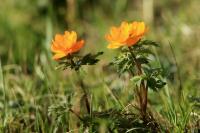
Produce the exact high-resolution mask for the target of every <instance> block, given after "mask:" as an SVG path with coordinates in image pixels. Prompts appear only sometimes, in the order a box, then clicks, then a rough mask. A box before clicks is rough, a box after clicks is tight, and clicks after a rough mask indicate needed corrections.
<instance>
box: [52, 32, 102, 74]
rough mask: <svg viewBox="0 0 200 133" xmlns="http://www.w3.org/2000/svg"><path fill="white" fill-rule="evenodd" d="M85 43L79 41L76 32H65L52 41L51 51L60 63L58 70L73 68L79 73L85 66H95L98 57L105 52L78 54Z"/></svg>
mask: <svg viewBox="0 0 200 133" xmlns="http://www.w3.org/2000/svg"><path fill="white" fill-rule="evenodd" d="M84 43H85V41H84V40H80V41H77V33H76V32H75V31H71V32H69V31H65V33H64V35H61V34H57V35H56V36H55V39H54V40H53V41H52V45H51V51H52V52H53V53H55V54H54V56H53V59H54V60H56V61H58V63H59V65H58V67H57V68H62V69H67V68H71V69H74V70H76V71H78V70H79V69H80V68H81V66H83V65H94V64H96V63H97V62H98V61H99V59H97V57H98V56H99V55H101V54H103V52H98V53H97V54H91V53H89V54H86V55H84V56H81V55H78V54H76V53H77V52H78V51H79V50H80V49H81V48H82V47H83V46H84Z"/></svg>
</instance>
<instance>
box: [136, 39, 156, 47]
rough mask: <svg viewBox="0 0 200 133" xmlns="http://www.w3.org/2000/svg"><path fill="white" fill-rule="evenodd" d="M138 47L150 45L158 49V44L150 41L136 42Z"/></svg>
mask: <svg viewBox="0 0 200 133" xmlns="http://www.w3.org/2000/svg"><path fill="white" fill-rule="evenodd" d="M138 45H151V46H155V47H159V44H158V43H157V42H154V41H151V40H141V41H139V42H138Z"/></svg>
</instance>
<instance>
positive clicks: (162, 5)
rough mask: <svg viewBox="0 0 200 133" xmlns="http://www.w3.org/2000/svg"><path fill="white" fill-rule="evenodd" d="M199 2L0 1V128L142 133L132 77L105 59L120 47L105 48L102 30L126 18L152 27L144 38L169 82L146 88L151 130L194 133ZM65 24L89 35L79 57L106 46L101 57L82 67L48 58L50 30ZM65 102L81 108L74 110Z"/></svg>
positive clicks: (199, 85) (197, 127)
mask: <svg viewBox="0 0 200 133" xmlns="http://www.w3.org/2000/svg"><path fill="white" fill-rule="evenodd" d="M199 8H200V1H199V0H188V1H182V0H159V1H157V0H115V1H114V0H110V1H109V0H60V1H58V0H34V1H33V0H20V2H19V1H17V0H5V1H3V2H1V4H0V110H1V111H0V117H1V118H0V131H1V132H2V133H3V132H5V133H23V132H25V133H30V132H38V133H40V132H41V133H51V132H55V133H56V132H58V133H61V132H101V133H103V132H142V131H143V132H147V131H146V130H148V128H149V127H148V126H147V125H148V124H143V122H142V121H141V120H140V119H139V118H138V116H137V112H138V110H137V107H135V106H134V105H137V103H135V101H134V93H135V92H134V85H132V84H131V82H130V80H129V78H130V75H129V74H128V73H123V74H122V75H121V76H119V75H118V73H117V71H116V69H115V68H114V67H113V66H111V65H109V63H110V62H111V61H112V60H113V58H114V57H115V56H116V55H118V54H119V50H110V49H107V45H108V42H107V41H106V40H105V34H106V33H108V32H109V28H110V27H111V26H113V25H119V24H120V23H121V22H122V21H124V20H125V21H129V22H131V21H144V22H145V23H146V25H147V26H148V27H149V31H148V33H147V34H146V35H145V38H146V39H150V40H154V41H156V42H158V44H159V47H158V48H153V49H152V50H153V52H154V53H155V55H156V56H155V57H156V58H154V59H153V60H154V61H155V62H154V64H153V65H154V66H155V67H161V68H162V70H163V71H162V80H164V81H165V82H166V85H165V86H164V87H163V88H162V89H160V90H159V91H157V92H154V91H152V90H149V92H148V110H149V112H151V114H149V115H150V116H152V117H153V118H154V119H155V121H156V122H155V123H156V124H158V125H157V127H158V128H159V130H156V132H170V133H182V132H188V133H190V132H192V133H198V132H199V131H200V38H199V36H200V25H199V24H200V12H199ZM65 30H75V31H77V33H78V35H79V37H81V38H84V39H85V40H86V43H85V46H84V48H83V49H82V50H81V52H80V54H81V55H84V54H86V53H88V52H91V53H93V54H94V53H96V52H99V51H103V52H104V54H103V55H101V56H99V57H98V59H100V61H99V62H98V63H97V64H96V65H92V66H84V67H82V68H81V70H80V72H79V73H76V72H75V71H73V70H70V69H67V70H64V71H62V70H60V69H58V70H57V69H55V68H56V66H57V65H58V63H57V62H56V61H54V60H53V59H52V52H51V49H50V47H51V43H52V40H53V38H54V36H55V34H57V33H64V31H65ZM80 81H81V82H82V83H80ZM83 84H84V85H83ZM83 86H84V87H85V88H87V90H88V92H87V93H88V97H89V100H90V103H89V104H90V107H91V108H90V111H91V112H92V114H91V113H90V114H89V115H88V113H87V108H86V107H85V103H84V97H83V96H82V92H81V89H80V88H81V87H83ZM69 108H73V109H74V110H75V111H76V110H79V111H78V114H77V112H75V113H74V112H73V111H74V110H71V111H70V110H69ZM121 112H128V113H129V114H131V113H132V114H133V115H132V116H131V117H129V116H127V115H126V114H122V113H121ZM91 116H93V117H95V118H94V119H93V118H92V117H91ZM79 117H81V119H80V118H79ZM149 125H151V124H149ZM148 132H151V130H149V131H148Z"/></svg>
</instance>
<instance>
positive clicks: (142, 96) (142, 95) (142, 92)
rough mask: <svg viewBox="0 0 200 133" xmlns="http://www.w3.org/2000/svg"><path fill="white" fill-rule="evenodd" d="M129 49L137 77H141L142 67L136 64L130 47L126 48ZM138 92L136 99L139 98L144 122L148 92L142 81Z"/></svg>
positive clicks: (136, 61)
mask: <svg viewBox="0 0 200 133" xmlns="http://www.w3.org/2000/svg"><path fill="white" fill-rule="evenodd" d="M128 48H129V51H130V53H131V56H132V58H133V61H134V63H135V65H136V67H137V75H139V76H140V75H142V74H143V72H142V66H141V64H140V63H139V62H138V60H137V58H136V56H135V55H134V53H133V52H132V49H131V47H128ZM139 87H140V90H139V93H138V97H139V102H140V112H141V116H142V118H143V120H144V121H146V110H147V92H148V89H147V87H145V83H144V81H142V82H141V84H140V86H139Z"/></svg>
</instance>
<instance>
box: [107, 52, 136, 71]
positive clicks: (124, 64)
mask: <svg viewBox="0 0 200 133" xmlns="http://www.w3.org/2000/svg"><path fill="white" fill-rule="evenodd" d="M110 64H111V65H113V66H114V67H115V68H116V69H117V72H118V73H119V74H120V75H121V74H122V73H124V72H127V71H133V69H134V66H135V64H134V62H133V59H132V57H131V54H130V53H129V52H123V53H121V54H119V56H117V57H115V58H114V60H113V61H112V62H111V63H110Z"/></svg>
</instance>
